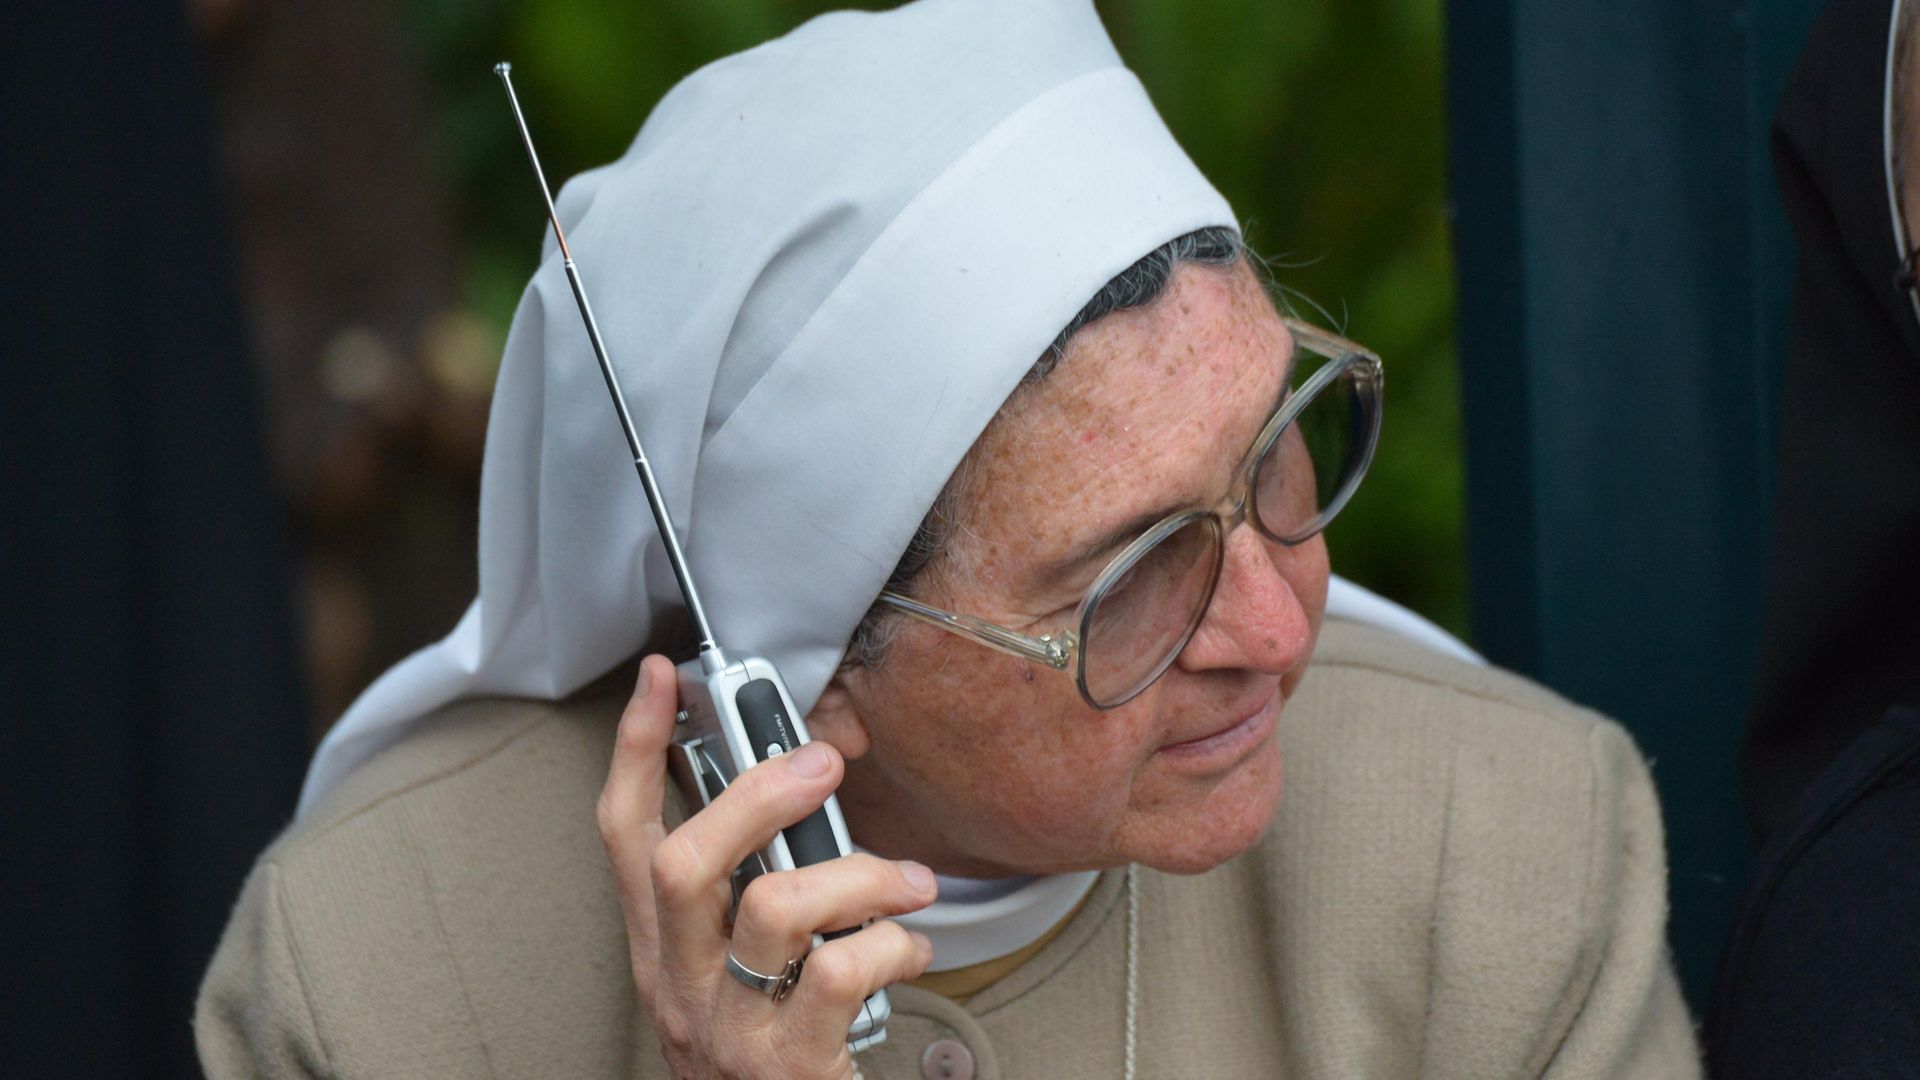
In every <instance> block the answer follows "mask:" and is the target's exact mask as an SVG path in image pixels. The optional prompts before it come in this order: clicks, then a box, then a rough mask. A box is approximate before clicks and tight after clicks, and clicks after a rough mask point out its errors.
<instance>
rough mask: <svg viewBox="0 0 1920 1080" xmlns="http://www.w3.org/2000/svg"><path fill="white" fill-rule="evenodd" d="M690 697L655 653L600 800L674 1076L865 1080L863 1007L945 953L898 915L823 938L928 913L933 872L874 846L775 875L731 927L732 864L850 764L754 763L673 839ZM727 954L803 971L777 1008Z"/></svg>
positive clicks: (812, 805) (631, 948)
mask: <svg viewBox="0 0 1920 1080" xmlns="http://www.w3.org/2000/svg"><path fill="white" fill-rule="evenodd" d="M677 702H678V693H677V691H676V689H675V683H674V670H673V664H672V663H671V662H670V661H668V660H667V659H666V658H665V657H662V656H649V657H647V658H646V659H645V660H644V661H642V662H641V665H640V678H639V682H638V685H637V686H636V688H635V691H634V695H633V698H632V700H631V701H629V702H628V703H627V707H626V711H625V712H624V713H623V714H622V715H621V717H620V731H619V735H618V736H617V738H616V741H615V746H614V752H613V765H612V767H611V768H610V769H609V770H608V773H607V783H606V787H604V788H603V789H602V790H601V792H600V803H599V807H598V816H599V823H600V838H601V841H602V842H603V843H604V844H605V845H606V849H607V858H608V860H609V861H610V862H611V863H612V866H613V876H614V882H615V884H616V885H617V887H618V890H619V894H620V908H621V911H622V913H623V914H624V915H625V917H626V923H627V944H628V954H629V958H630V961H631V963H632V967H633V982H634V987H635V989H636V990H637V991H638V993H639V996H640V1004H641V1006H642V1007H643V1008H644V1009H645V1010H646V1012H647V1015H648V1016H649V1017H650V1018H651V1019H652V1021H653V1027H654V1030H655V1032H656V1033H657V1034H658V1035H659V1038H660V1045H661V1049H662V1051H663V1052H664V1054H665V1055H666V1059H667V1063H668V1065H669V1066H670V1067H671V1069H672V1073H673V1075H674V1076H675V1077H699V1078H703V1080H704V1078H708V1077H782V1078H802V1080H805V1078H815V1077H818V1078H833V1080H844V1078H846V1077H848V1076H851V1075H852V1074H853V1060H852V1056H851V1055H850V1054H849V1053H848V1052H847V1028H848V1026H849V1025H850V1024H852V1023H853V1021H854V1018H855V1017H856V1016H857V1015H858V1014H859V1011H860V1008H861V1004H862V1002H864V1001H865V1000H866V998H867V996H868V995H870V994H872V993H873V992H874V991H876V990H879V989H881V988H882V987H885V986H888V985H891V984H893V983H896V982H900V981H902V980H904V979H911V978H913V977H914V976H916V975H919V974H920V973H921V972H923V971H925V970H926V967H927V964H928V963H929V962H931V961H932V959H933V947H932V945H931V944H930V943H929V942H928V941H927V939H926V938H925V937H923V936H922V935H919V934H913V933H909V932H908V931H906V930H905V929H902V928H901V927H900V925H899V924H898V923H894V922H889V921H880V922H875V923H874V924H873V925H871V926H868V927H866V928H865V929H863V930H860V931H859V932H857V933H854V934H849V935H847V936H846V937H842V938H837V939H835V940H833V941H829V942H826V943H825V944H823V945H821V946H820V947H819V948H817V949H814V950H813V951H812V952H811V953H810V954H809V953H808V949H809V947H810V946H811V945H812V942H813V935H814V933H816V932H827V931H831V930H837V929H841V928H843V927H851V926H859V925H861V924H862V923H864V922H866V921H867V920H869V919H877V918H881V917H882V916H886V915H899V914H904V913H906V912H909V911H917V910H919V909H920V908H923V907H925V906H927V905H928V904H930V903H932V902H933V898H934V893H935V886H934V880H933V874H932V873H931V872H930V871H929V870H928V869H927V868H926V867H924V866H921V865H920V864H919V863H914V862H893V861H890V860H887V859H882V858H879V857H877V856H873V855H866V854H855V855H848V856H845V857H842V858H838V859H834V860H831V861H829V862H824V863H817V864H815V865H812V866H803V867H801V868H799V869H797V870H788V871H784V872H779V873H769V874H762V875H761V876H759V877H758V878H755V879H754V880H753V882H752V883H751V884H749V885H748V886H747V888H746V890H745V892H744V893H743V894H742V895H741V898H740V906H739V910H738V912H737V914H736V915H735V918H734V920H733V924H732V927H731V934H729V927H728V923H727V912H728V909H729V907H730V906H731V904H732V899H733V893H732V885H731V875H732V873H733V869H734V867H736V866H738V865H739V864H740V862H741V860H743V859H745V858H746V857H747V856H748V855H749V854H751V853H753V852H755V851H758V850H760V849H761V848H763V847H765V846H766V845H767V844H768V842H769V841H771V840H772V839H773V835H774V833H775V832H776V831H778V830H780V829H782V828H785V827H786V826H788V825H791V824H793V823H794V822H797V821H799V820H800V819H802V818H804V817H806V816H807V815H808V814H810V813H812V812H813V811H814V810H815V809H817V808H819V806H820V805H821V804H822V803H824V802H826V800H827V796H828V795H830V794H832V792H833V790H834V788H836V787H838V786H839V784H840V779H841V776H842V775H843V769H844V765H843V763H842V762H841V759H840V755H839V754H838V753H837V752H836V751H835V750H834V749H833V748H832V747H830V746H828V745H826V744H825V743H819V742H811V743H808V744H807V745H806V746H803V747H801V748H800V749H799V750H797V751H795V752H793V753H791V754H785V755H782V756H780V757H776V758H772V759H770V760H768V761H764V762H761V763H760V764H758V765H755V766H754V767H753V768H751V769H748V770H747V771H746V772H744V773H742V774H741V775H740V776H739V777H738V778H737V779H735V780H734V782H733V783H732V784H731V785H730V786H729V787H728V788H727V790H726V791H725V792H723V793H721V795H720V797H719V798H717V799H715V800H714V801H713V802H712V804H711V805H709V806H708V807H706V808H705V809H704V810H701V811H700V812H699V813H696V814H694V815H693V816H691V817H690V818H688V819H687V821H686V822H685V823H684V824H682V825H681V826H680V827H679V828H677V829H674V830H673V831H672V832H668V831H667V828H666V824H665V822H664V821H663V820H662V817H661V810H662V805H663V800H664V798H665V794H666V761H667V758H666V755H667V747H668V744H669V742H670V741H671V740H672V738H673V727H674V712H675V710H676V709H677V708H678V704H677ZM729 949H731V950H732V951H733V955H734V957H735V958H736V959H738V960H739V961H740V963H742V964H744V965H746V966H747V967H748V968H751V969H752V970H754V971H758V972H765V973H768V974H778V973H779V972H780V971H781V970H782V969H783V968H784V967H785V966H786V964H787V961H789V960H791V959H793V958H795V957H801V956H805V957H806V967H805V969H804V971H803V973H802V975H801V977H800V981H799V983H798V984H797V985H795V986H794V987H793V990H792V992H791V993H790V994H789V995H787V997H786V998H785V999H784V1000H781V1001H775V1000H774V999H773V998H772V997H771V996H770V995H768V994H765V993H762V992H760V991H758V990H755V989H752V988H751V987H748V986H746V985H744V984H742V983H741V982H739V981H738V980H736V979H734V978H733V977H732V976H731V975H729V974H728V973H727V971H726V967H725V964H726V956H727V951H728V950H729Z"/></svg>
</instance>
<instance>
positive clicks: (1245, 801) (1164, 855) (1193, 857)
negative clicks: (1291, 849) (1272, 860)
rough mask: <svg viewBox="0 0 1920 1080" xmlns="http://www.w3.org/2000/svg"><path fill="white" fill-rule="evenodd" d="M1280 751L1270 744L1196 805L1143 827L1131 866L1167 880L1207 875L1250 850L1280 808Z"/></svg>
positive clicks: (1173, 811) (1162, 815) (1171, 811)
mask: <svg viewBox="0 0 1920 1080" xmlns="http://www.w3.org/2000/svg"><path fill="white" fill-rule="evenodd" d="M1280 774H1281V769H1280V749H1279V746H1278V744H1277V743H1276V742H1275V741H1274V740H1272V739H1269V740H1267V742H1265V743H1264V744H1262V745H1261V747H1260V749H1258V750H1256V751H1254V753H1253V754H1252V755H1250V756H1249V757H1248V759H1247V760H1246V761H1244V762H1242V763H1241V764H1240V765H1239V766H1238V767H1236V768H1235V769H1234V772H1233V774H1232V775H1231V776H1229V777H1228V778H1227V779H1226V780H1225V782H1223V783H1221V784H1219V785H1217V786H1215V787H1214V788H1213V790H1211V791H1209V792H1207V793H1206V794H1204V795H1202V796H1200V797H1199V799H1198V800H1197V803H1196V805H1193V806H1188V807H1183V808H1180V809H1177V810H1176V809H1172V808H1169V809H1167V810H1165V811H1161V812H1160V813H1157V814H1155V815H1154V820H1153V821H1152V822H1151V823H1143V828H1142V829H1141V830H1140V831H1141V833H1142V835H1140V836H1139V837H1138V840H1137V842H1136V843H1135V844H1133V845H1128V846H1129V847H1132V848H1134V851H1133V852H1132V857H1131V861H1133V862H1137V863H1140V864H1141V865H1143V866H1149V867H1152V868H1153V869H1155V870H1159V871H1162V872H1163V873H1169V874H1203V873H1205V872H1207V871H1208V870H1211V869H1213V868H1214V867H1216V866H1219V865H1220V864H1221V863H1224V862H1226V861H1227V860H1229V859H1232V858H1235V857H1236V856H1239V855H1243V854H1245V853H1246V852H1248V851H1250V850H1252V848H1253V847H1254V846H1255V845H1257V844H1258V843H1259V842H1260V838H1261V837H1262V836H1265V835H1266V832H1267V826H1269V825H1271V824H1272V823H1273V815H1274V812H1275V811H1277V810H1278V809H1279V808H1280V790H1281V775H1280Z"/></svg>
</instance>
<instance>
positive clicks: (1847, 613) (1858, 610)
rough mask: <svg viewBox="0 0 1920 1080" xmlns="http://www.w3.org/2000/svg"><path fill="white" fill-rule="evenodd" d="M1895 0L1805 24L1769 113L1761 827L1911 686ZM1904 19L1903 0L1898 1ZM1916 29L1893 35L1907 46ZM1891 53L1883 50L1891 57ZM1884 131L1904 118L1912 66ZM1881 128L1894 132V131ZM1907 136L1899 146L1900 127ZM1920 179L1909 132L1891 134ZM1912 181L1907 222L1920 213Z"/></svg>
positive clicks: (1915, 389)
mask: <svg viewBox="0 0 1920 1080" xmlns="http://www.w3.org/2000/svg"><path fill="white" fill-rule="evenodd" d="M1895 6H1896V4H1895V0H1842V2H1839V3H1835V4H1832V5H1831V6H1830V7H1829V8H1828V9H1827V11H1826V12H1825V13H1824V15H1823V16H1822V18H1821V19H1820V20H1819V22H1818V23H1817V24H1816V25H1815V27H1814V30H1813V33H1812V34H1811V35H1810V37H1809V39H1808V43H1807V47H1806V51H1805V53H1804V54H1803V55H1802V57H1801V61H1800V65H1799V67H1798V68H1797V69H1796V70H1795V72H1794V74H1793V77H1792V79H1791V80H1790V82H1789V83H1788V87H1787V91H1786V94H1785V96H1784V98H1783V99H1782V103H1781V106H1780V112H1779V115H1778V117H1777V119H1776V122H1775V126H1774V158H1775V166H1776V170H1777V172H1778V175H1779V181H1780V189H1781V197H1782V200H1783V201H1784V203H1785V209H1786V213H1787V218H1788V220H1789V221H1790V222H1791V223H1792V226H1793V230H1794V236H1795V238H1796V240H1797V241H1798V243H1799V253H1800V254H1799V258H1800V263H1799V274H1798V279H1797V281H1796V284H1795V295H1794V306H1793V316H1792V318H1793V323H1792V330H1791V336H1790V338H1789V340H1788V343H1787V360H1786V373H1785V374H1786V385H1785V387H1784V391H1783V394H1782V398H1781V401H1782V405H1781V415H1780V448H1779V461H1778V470H1777V476H1778V479H1777V487H1776V491H1775V496H1774V523H1773V552H1772V570H1771V580H1770V582H1769V590H1768V600H1767V612H1766V623H1765V627H1764V631H1763V638H1762V643H1761V665H1760V678H1759V684H1758V687H1757V689H1756V693H1755V699H1754V700H1755V704H1754V709H1753V714H1752V718H1751V722H1750V728H1749V732H1748V741H1747V761H1746V766H1747V767H1746V773H1747V802H1748V808H1749V812H1750V814H1751V817H1752V820H1753V822H1754V825H1755V828H1756V829H1757V831H1758V832H1759V833H1760V835H1761V836H1762V837H1765V836H1767V835H1769V834H1771V833H1773V832H1774V831H1776V830H1777V829H1779V828H1780V827H1781V826H1782V825H1783V824H1784V823H1785V822H1786V820H1787V819H1788V816H1789V814H1790V813H1791V811H1792V810H1793V806H1794V802H1795V800H1796V798H1797V796H1798V795H1799V794H1800V793H1801V792H1802V791H1803V790H1804V789H1805V788H1806V786H1807V784H1808V783H1809V782H1810V781H1811V780H1812V778H1813V777H1814V776H1815V774H1817V773H1818V772H1819V771H1820V770H1821V769H1822V768H1823V767H1824V766H1825V765H1826V764H1827V763H1828V762H1829V761H1831V760H1833V758H1834V757H1835V756H1836V755H1837V754H1838V753H1839V752H1840V750H1841V749H1842V748H1843V747H1845V746H1846V745H1847V744H1848V743H1849V742H1851V741H1853V740H1854V739H1855V738H1857V737H1858V736H1859V735H1860V733H1861V732H1862V731H1864V730H1866V728H1867V727H1869V726H1870V725H1872V724H1873V723H1875V722H1876V721H1878V720H1879V719H1880V717H1881V716H1882V715H1884V714H1885V713H1886V711H1887V710H1888V709H1889V708H1891V707H1892V706H1893V705H1895V704H1896V703H1901V702H1906V703H1913V702H1916V701H1920V320H1916V318H1915V315H1914V311H1915V309H1914V304H1913V301H1912V300H1911V299H1909V296H1908V292H1907V290H1906V289H1905V288H1903V287H1902V285H1901V284H1899V283H1898V282H1896V277H1897V276H1899V272H1900V270H1901V266H1902V260H1903V257H1904V256H1906V255H1908V254H1909V253H1910V252H1911V250H1912V246H1911V245H1912V241H1911V240H1908V241H1906V243H1907V246H1906V247H1905V249H1904V250H1903V248H1902V246H1901V244H1902V238H1901V237H1900V236H1898V235H1896V233H1897V232H1901V231H1904V232H1905V233H1906V234H1907V236H1908V237H1911V236H1913V235H1914V230H1912V229H1907V228H1905V227H1904V226H1901V225H1896V220H1897V216H1896V214H1895V212H1894V210H1893V207H1892V205H1891V203H1892V201H1893V200H1892V199H1891V198H1890V187H1891V188H1895V189H1897V187H1898V185H1890V184H1889V182H1888V167H1887V158H1888V149H1889V142H1888V135H1889V133H1888V131H1887V130H1886V129H1887V127H1888V126H1889V125H1888V124H1887V122H1886V119H1885V117H1886V113H1887V110H1886V108H1885V105H1886V102H1887V94H1888V85H1889V78H1888V75H1889V71H1888V68H1889V64H1888V56H1889V49H1888V47H1887V46H1888V37H1889V27H1890V26H1891V25H1892V22H1893V16H1894V15H1895V12H1894V11H1893V8H1894V7H1895ZM1898 6H1900V7H1901V8H1902V9H1903V10H1902V11H1901V12H1900V13H1899V14H1900V15H1901V16H1902V19H1903V21H1904V22H1905V23H1908V24H1911V23H1912V22H1914V16H1915V14H1916V10H1915V8H1916V5H1915V4H1914V3H1912V2H1911V0H1900V3H1899V4H1898ZM1916 45H1920V35H1913V34H1910V35H1908V38H1907V47H1906V49H1905V50H1904V51H1905V52H1906V53H1912V52H1914V51H1916V50H1915V46H1916ZM1896 58H1898V54H1896ZM1900 74H1901V76H1902V77H1901V79H1899V80H1897V82H1899V83H1901V84H1904V85H1902V86H1901V87H1899V89H1898V92H1896V93H1895V94H1894V102H1893V104H1894V106H1895V108H1894V110H1893V112H1894V113H1895V115H1896V116H1898V117H1900V118H1901V123H1898V124H1895V125H1893V126H1894V127H1896V128H1899V127H1902V126H1904V127H1906V128H1908V129H1916V128H1920V63H1908V64H1906V65H1904V66H1903V68H1902V71H1901V72H1900ZM1894 134H1895V135H1896V136H1898V135H1899V134H1900V133H1899V132H1898V131H1896V132H1894ZM1903 141H1906V142H1910V143H1912V144H1914V145H1912V146H1911V148H1910V149H1909V150H1908V152H1907V153H1905V154H1900V153H1899V151H1900V149H1901V146H1900V144H1901V143H1902V142H1903ZM1893 150H1894V151H1895V157H1896V159H1897V160H1899V162H1900V164H1899V166H1898V168H1896V170H1895V171H1896V172H1897V173H1903V174H1905V175H1906V176H1907V177H1909V179H1910V181H1911V180H1913V179H1915V178H1920V132H1915V131H1911V130H1910V131H1909V133H1908V134H1907V135H1906V136H1905V138H1904V139H1903V138H1899V137H1896V138H1894V139H1893ZM1916 201H1920V198H1916V196H1909V197H1908V200H1907V215H1908V219H1909V220H1912V221H1916V222H1920V206H1916V205H1914V203H1915V202H1916Z"/></svg>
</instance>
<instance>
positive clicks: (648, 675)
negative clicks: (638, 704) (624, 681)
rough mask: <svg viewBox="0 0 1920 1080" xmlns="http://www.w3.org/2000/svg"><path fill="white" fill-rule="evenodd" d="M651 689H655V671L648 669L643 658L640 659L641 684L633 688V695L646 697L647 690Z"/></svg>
mask: <svg viewBox="0 0 1920 1080" xmlns="http://www.w3.org/2000/svg"><path fill="white" fill-rule="evenodd" d="M651 689H653V672H651V671H649V670H648V669H647V662H646V661H645V660H642V661H640V685H638V686H636V687H634V688H633V695H634V696H635V697H646V696H647V691H649V690H651Z"/></svg>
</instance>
